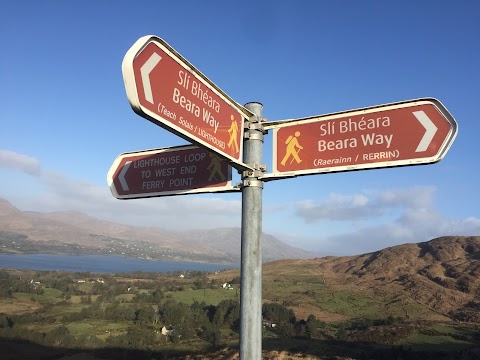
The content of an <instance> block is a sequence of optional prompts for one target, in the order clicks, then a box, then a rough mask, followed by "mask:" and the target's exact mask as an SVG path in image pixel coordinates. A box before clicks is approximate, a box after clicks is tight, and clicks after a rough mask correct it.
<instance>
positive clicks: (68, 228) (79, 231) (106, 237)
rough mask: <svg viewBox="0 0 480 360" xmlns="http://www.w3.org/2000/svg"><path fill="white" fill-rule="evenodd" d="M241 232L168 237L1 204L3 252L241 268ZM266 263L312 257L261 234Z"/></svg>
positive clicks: (201, 232)
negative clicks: (176, 261)
mask: <svg viewBox="0 0 480 360" xmlns="http://www.w3.org/2000/svg"><path fill="white" fill-rule="evenodd" d="M240 238H241V230H240V228H215V229H210V230H185V231H168V230H165V229H161V228H156V227H136V226H130V225H125V224H118V223H114V222H109V221H104V220H99V219H96V218H93V217H90V216H88V215H86V214H83V213H81V212H76V211H59V212H51V213H42V212H32V211H21V210H19V209H17V208H16V207H15V206H13V205H12V204H11V203H10V202H9V201H7V200H5V199H0V252H3V253H58V254H71V255H74V254H75V255H78V254H82V255H85V254H101V255H117V256H126V257H134V258H143V259H157V260H183V261H199V262H214V263H237V262H240V253H241V245H240V244H241V241H240ZM262 254H263V261H272V260H278V259H289V258H290V259H292V258H308V257H313V256H314V255H313V254H312V253H309V252H307V251H305V250H302V249H299V248H295V247H292V246H289V245H287V244H285V243H283V242H282V241H280V240H278V239H277V238H275V237H274V236H272V235H268V234H265V233H264V234H262Z"/></svg>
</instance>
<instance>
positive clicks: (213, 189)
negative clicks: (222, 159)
mask: <svg viewBox="0 0 480 360" xmlns="http://www.w3.org/2000/svg"><path fill="white" fill-rule="evenodd" d="M198 148H199V147H198V146H196V145H184V146H174V147H168V148H161V149H151V150H140V151H132V152H125V153H122V154H120V155H119V156H117V158H116V159H115V160H114V162H113V164H112V166H111V167H110V170H109V171H108V173H107V184H108V187H109V188H110V191H111V193H112V195H113V196H114V197H115V198H117V199H120V200H128V199H144V198H151V197H160V196H174V195H189V194H202V193H222V192H223V193H225V192H238V191H240V190H241V188H240V187H236V186H232V168H231V167H230V166H229V167H228V171H229V173H228V174H227V178H229V179H230V180H229V181H227V184H226V185H225V186H217V187H205V188H198V189H190V190H176V191H158V192H151V193H144V194H131V195H120V194H119V193H118V192H117V189H116V187H115V184H114V183H113V176H114V174H115V172H116V171H117V169H118V166H119V165H120V163H121V161H122V160H123V159H124V158H125V157H129V156H135V155H154V154H161V153H163V152H173V151H182V150H190V149H198ZM206 151H208V150H206Z"/></svg>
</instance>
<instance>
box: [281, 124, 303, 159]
mask: <svg viewBox="0 0 480 360" xmlns="http://www.w3.org/2000/svg"><path fill="white" fill-rule="evenodd" d="M299 136H300V131H296V132H295V136H292V135H290V136H289V137H288V138H287V140H286V141H285V144H286V145H287V151H286V153H285V156H284V157H283V159H282V161H281V164H282V165H285V164H286V163H287V160H288V159H289V158H290V157H292V160H290V164H291V163H292V162H293V160H295V161H296V162H297V164H300V163H301V162H302V159H300V156H298V154H299V153H300V150H302V149H303V147H302V146H301V145H300V144H299V143H298V138H299Z"/></svg>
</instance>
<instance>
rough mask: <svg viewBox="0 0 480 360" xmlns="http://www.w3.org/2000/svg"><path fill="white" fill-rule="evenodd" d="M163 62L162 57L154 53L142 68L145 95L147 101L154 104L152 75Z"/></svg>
mask: <svg viewBox="0 0 480 360" xmlns="http://www.w3.org/2000/svg"><path fill="white" fill-rule="evenodd" d="M160 60H162V57H161V56H160V55H158V54H157V53H153V54H152V55H151V56H150V57H149V58H148V60H147V61H145V64H143V65H142V67H141V68H140V73H141V74H142V82H143V93H144V94H145V99H146V100H147V101H148V102H149V103H151V104H153V95H152V85H151V84H150V73H151V72H152V70H153V69H154V68H155V66H157V64H158V63H159V62H160Z"/></svg>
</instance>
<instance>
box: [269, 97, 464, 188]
mask: <svg viewBox="0 0 480 360" xmlns="http://www.w3.org/2000/svg"><path fill="white" fill-rule="evenodd" d="M428 104H430V105H433V106H434V107H435V108H436V109H437V110H438V112H439V113H440V114H441V115H442V116H443V117H444V118H445V120H446V121H447V122H448V123H449V124H450V131H449V133H448V135H447V136H446V137H445V140H444V142H443V144H442V145H441V146H440V147H439V150H438V152H437V154H435V156H431V157H425V158H417V159H410V160H408V159H407V160H394V161H386V162H378V163H368V164H358V165H349V166H332V167H328V168H317V169H306V170H297V171H289V172H282V171H278V169H277V151H276V149H277V132H278V130H279V129H280V128H283V127H288V126H295V125H301V124H308V123H312V122H321V121H326V120H333V119H338V118H343V117H349V116H357V115H364V114H369V113H375V112H378V111H379V110H382V111H383V110H384V111H387V110H394V109H401V108H406V107H411V106H416V105H428ZM264 128H265V129H273V153H272V162H273V164H272V173H269V174H264V175H263V176H261V177H260V179H261V180H263V181H272V180H279V179H282V178H286V177H295V176H301V175H314V174H322V173H332V172H343V171H354V170H364V169H365V170H367V169H376V168H385V167H396V166H408V165H424V164H431V163H436V162H438V161H440V160H441V159H443V157H444V156H445V154H446V153H447V151H448V149H449V148H450V146H451V145H452V143H453V141H454V140H455V137H456V136H457V132H458V125H457V122H456V121H455V119H454V118H453V116H452V115H451V114H450V113H449V112H448V110H447V109H446V108H445V106H443V104H442V103H441V102H440V101H439V100H437V99H434V98H423V99H416V100H407V101H401V102H397V103H391V104H385V105H378V106H373V107H368V108H362V109H355V110H349V111H342V112H337V113H332V114H326V115H319V116H312V117H307V118H301V119H289V120H281V121H273V122H269V123H265V124H264Z"/></svg>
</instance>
